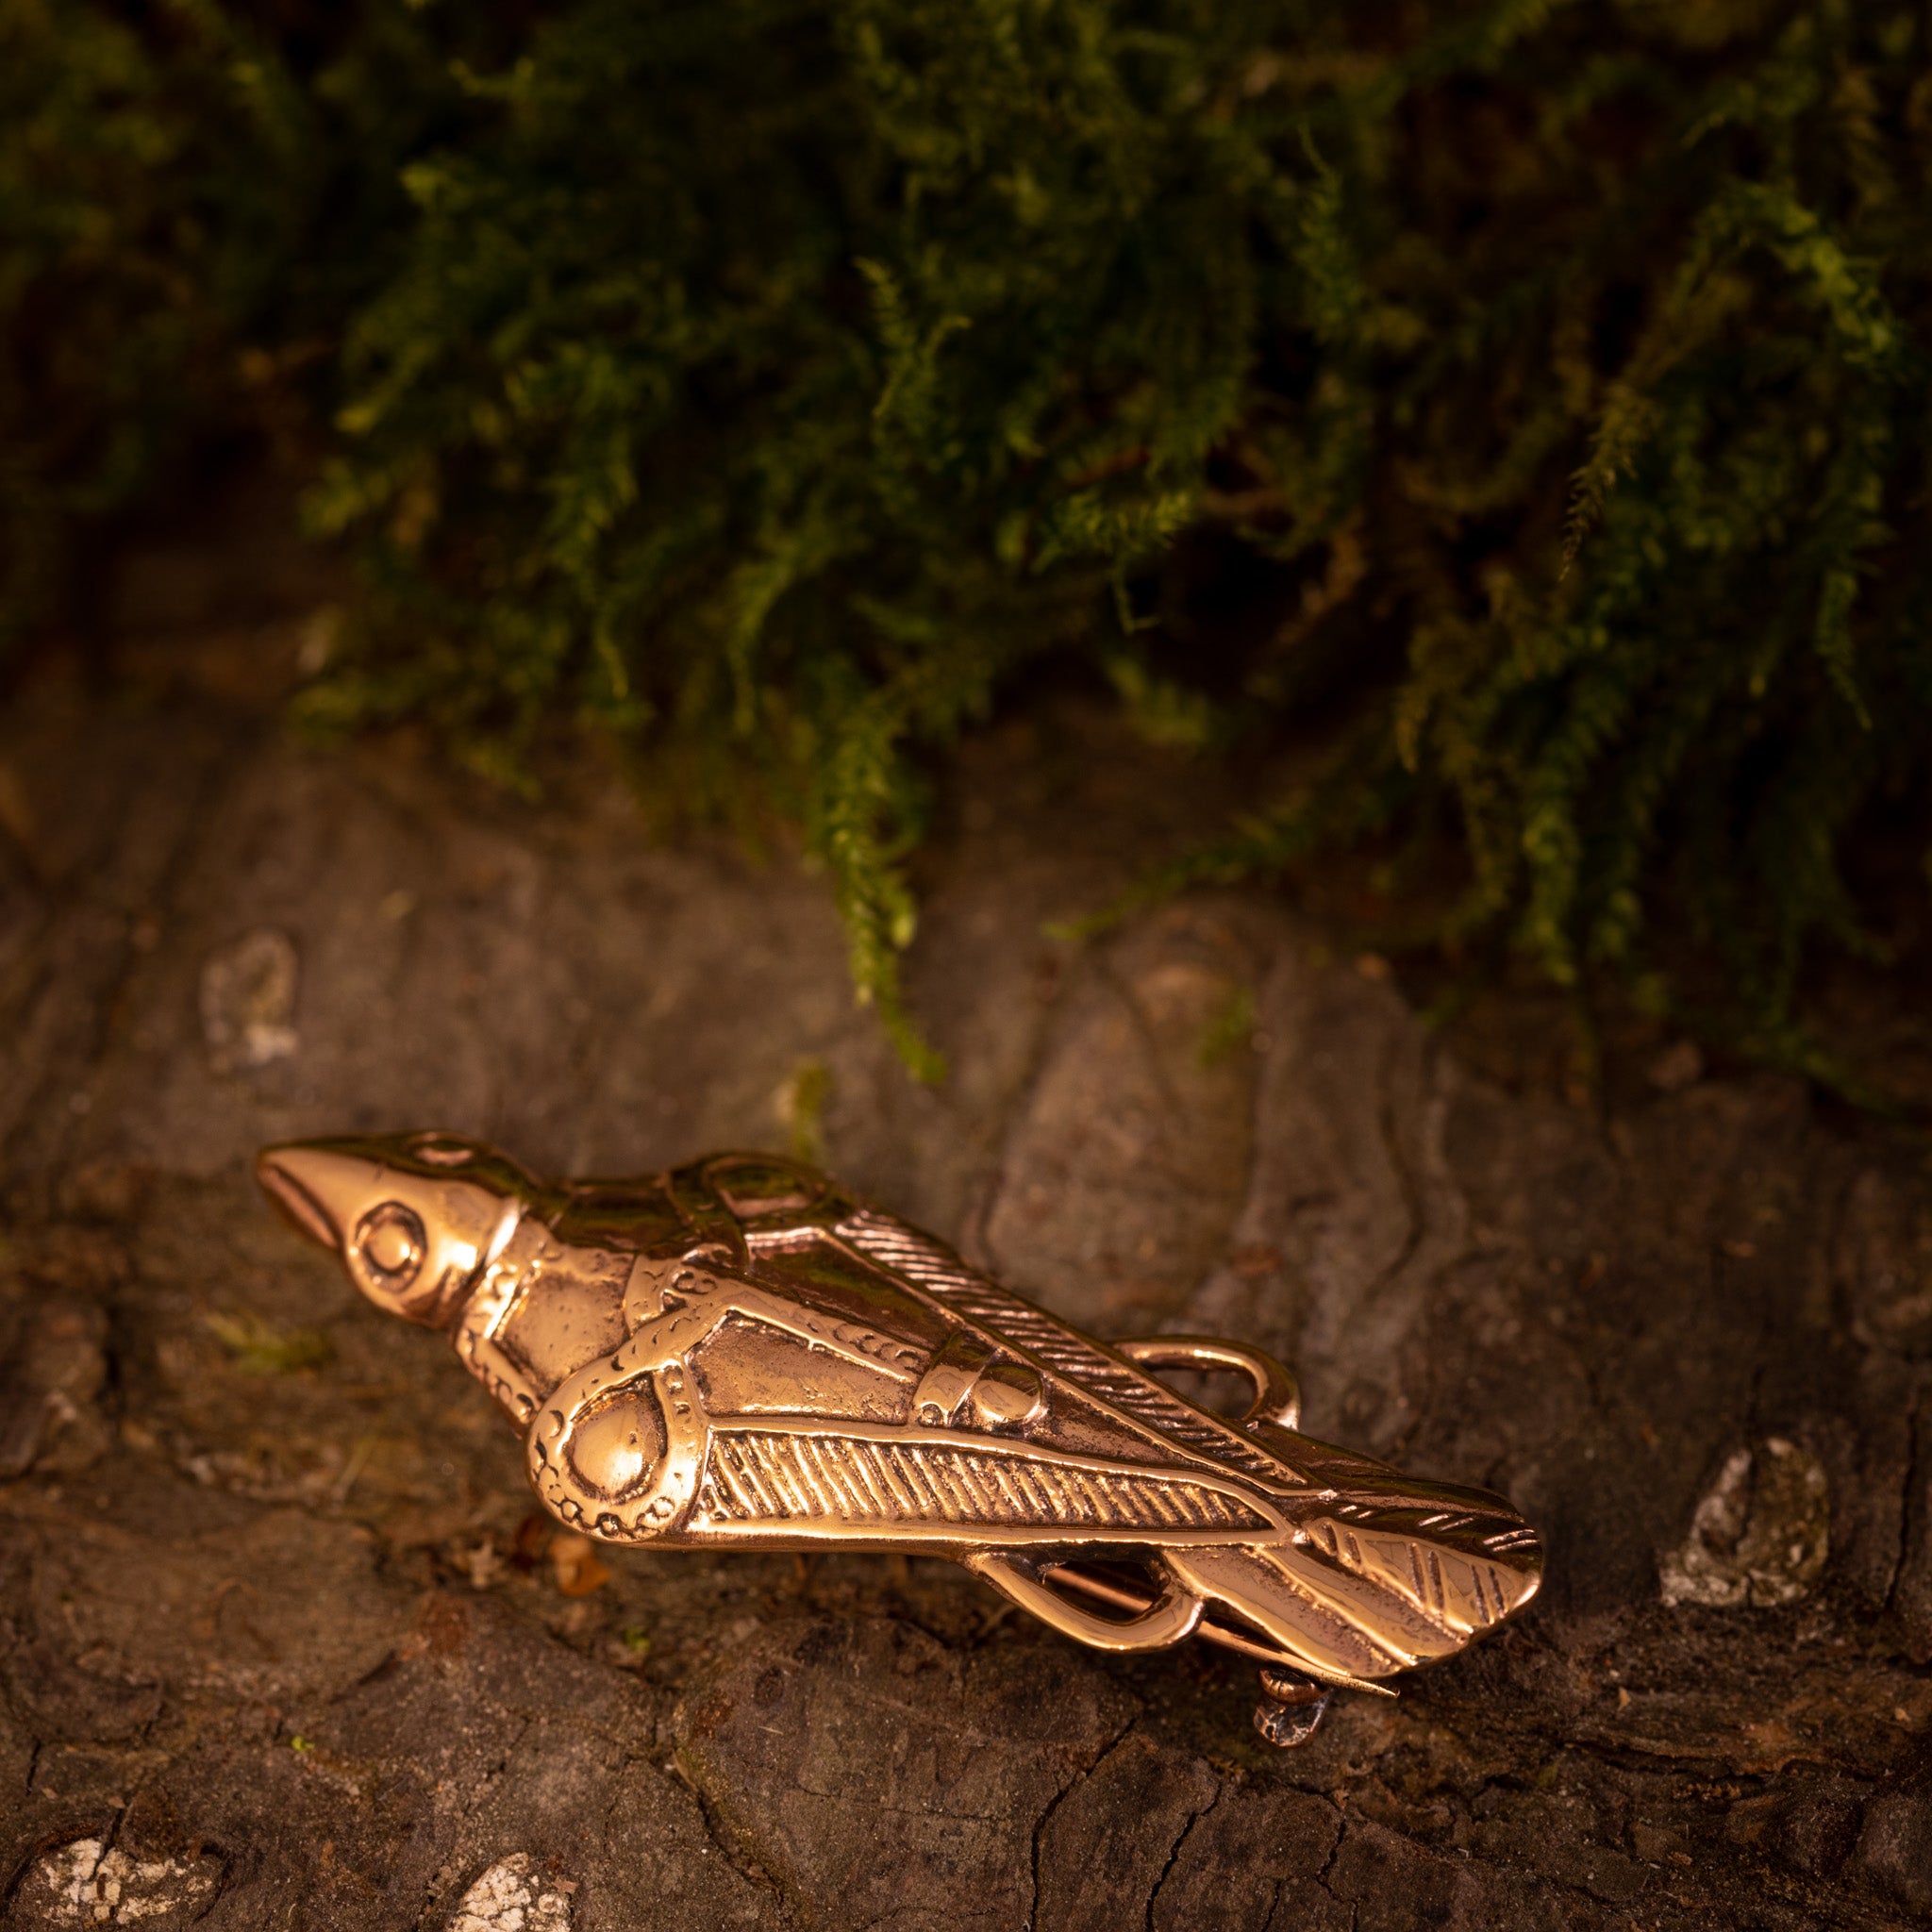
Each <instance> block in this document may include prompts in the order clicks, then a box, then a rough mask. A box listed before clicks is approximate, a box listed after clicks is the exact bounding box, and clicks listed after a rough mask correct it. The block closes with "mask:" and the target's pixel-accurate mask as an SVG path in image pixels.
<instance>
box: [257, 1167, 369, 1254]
mask: <svg viewBox="0 0 1932 1932" xmlns="http://www.w3.org/2000/svg"><path fill="white" fill-rule="evenodd" d="M381 1172H382V1166H381V1163H380V1162H379V1161H375V1160H371V1159H370V1158H369V1157H368V1156H367V1155H364V1154H344V1153H342V1152H341V1151H340V1150H339V1149H337V1148H333V1147H327V1146H320V1145H317V1144H315V1143H313V1142H305V1141H288V1142H286V1143H285V1144H284V1145H282V1146H280V1147H264V1148H263V1149H262V1150H261V1152H260V1154H259V1155H258V1156H257V1157H256V1162H255V1177H256V1179H257V1180H258V1181H259V1182H260V1183H261V1184H262V1186H263V1187H264V1188H266V1189H267V1190H268V1191H269V1194H270V1195H271V1197H272V1198H273V1199H274V1201H275V1206H276V1207H277V1208H280V1209H281V1210H282V1212H283V1213H284V1214H286V1215H287V1216H288V1217H289V1219H290V1220H291V1221H292V1222H293V1223H294V1224H295V1225H296V1226H297V1227H299V1228H300V1229H301V1230H302V1232H303V1233H304V1234H306V1235H308V1236H309V1237H310V1238H311V1239H312V1240H314V1241H320V1242H321V1243H322V1244H323V1246H324V1247H325V1248H333V1249H336V1250H338V1251H340V1250H341V1246H342V1242H343V1241H344V1240H345V1239H346V1238H347V1234H348V1230H349V1229H350V1228H352V1227H354V1226H355V1224H356V1219H357V1216H358V1214H360V1212H361V1211H362V1209H363V1208H366V1207H367V1206H368V1205H369V1196H370V1190H371V1189H372V1188H373V1187H374V1185H375V1181H376V1178H377V1177H378V1175H379V1174H381Z"/></svg>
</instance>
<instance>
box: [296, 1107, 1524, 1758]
mask: <svg viewBox="0 0 1932 1932" xmlns="http://www.w3.org/2000/svg"><path fill="white" fill-rule="evenodd" d="M258 1173H259V1174H260V1177H261V1180H262V1183H263V1185H264V1186H265V1187H266V1188H267V1189H268V1190H269V1191H270V1192H271V1193H272V1194H273V1195H274V1196H275V1199H276V1201H277V1202H278V1203H279V1204H280V1205H281V1206H282V1207H283V1208H284V1209H285V1210H286V1211H287V1212H288V1213H289V1215H290V1216H291V1219H292V1220H293V1221H294V1222H295V1224H296V1225H297V1226H299V1227H300V1228H302V1229H303V1230H304V1231H305V1232H306V1233H308V1234H309V1235H311V1236H312V1237H314V1238H315V1239H316V1240H318V1241H322V1242H324V1243H325V1245H327V1246H328V1247H330V1248H332V1249H334V1250H335V1251H336V1252H337V1253H338V1254H339V1255H340V1256H341V1260H342V1263H343V1265H344V1267H345V1268H346V1269H347V1270H348V1273H349V1275H350V1278H351V1279H352V1280H353V1281H354V1282H355V1283H356V1285H357V1286H358V1288H359V1289H360V1290H361V1291H362V1292H363V1293H364V1294H365V1295H367V1296H368V1297H369V1299H370V1300H372V1301H373V1302H375V1304H376V1305H377V1306H378V1307H384V1308H388V1309H389V1310H390V1311H391V1313H394V1314H398V1315H401V1316H403V1317H404V1318H405V1319H406V1320H408V1321H412V1322H418V1323H421V1324H425V1325H426V1326H430V1327H435V1328H440V1329H441V1330H443V1331H444V1332H445V1333H447V1334H448V1335H449V1336H450V1338H451V1340H452V1341H453V1342H454V1344H455V1346H456V1350H457V1353H458V1356H459V1357H461V1359H462V1361H463V1362H464V1364H465V1365H466V1366H467V1367H468V1369H469V1370H470V1372H471V1374H474V1375H475V1377H476V1378H477V1379H478V1380H479V1381H480V1382H481V1383H482V1384H483V1386H484V1387H485V1388H486V1389H487V1390H488V1391H490V1393H491V1395H492V1396H493V1397H494V1398H495V1399H496V1401H497V1402H498V1403H499V1404H500V1405H501V1406H502V1407H503V1408H504V1410H505V1411H506V1413H507V1414H508V1417H509V1418H510V1420H511V1421H512V1422H513V1423H514V1424H516V1426H517V1427H518V1429H519V1430H520V1431H522V1433H523V1435H524V1440H525V1449H526V1454H527V1457H528V1467H529V1475H530V1482H531V1486H532V1487H533V1488H534V1489H535V1490H536V1491H537V1494H538V1496H539V1497H540V1498H541V1501H542V1503H543V1505H544V1507H546V1508H547V1509H549V1510H550V1511H551V1513H552V1514H553V1515H555V1516H556V1517H558V1520H559V1521H561V1522H563V1523H565V1524H569V1525H570V1526H571V1527H572V1528H574V1529H578V1530H581V1531H583V1532H585V1533H586V1534H588V1535H590V1536H593V1537H598V1538H602V1539H604V1540H606V1541H610V1542H618V1543H634V1544H642V1543H651V1544H656V1545H658V1546H661V1547H666V1548H677V1549H705V1548H710V1549H749V1548H757V1549H768V1550H812V1549H831V1548H839V1549H846V1550H881V1551H895V1550H896V1551H917V1552H923V1553H925V1554H929V1555H933V1556H943V1557H953V1558H955V1559H956V1560H958V1561H959V1562H961V1563H963V1564H965V1565H966V1567H967V1568H968V1569H970V1570H972V1571H973V1572H974V1574H975V1575H977V1576H979V1577H981V1578H982V1579H983V1580H984V1581H985V1582H987V1583H988V1584H990V1585H991V1587H992V1588H993V1589H994V1590H997V1591H1000V1592H1001V1593H1002V1594H1004V1595H1005V1596H1007V1597H1008V1598H1009V1599H1010V1600H1011V1601H1012V1602H1014V1603H1016V1604H1017V1605H1019V1606H1020V1607H1022V1608H1023V1609H1026V1610H1030V1611H1031V1612H1032V1613H1033V1614H1034V1615H1036V1616H1038V1617H1040V1618H1041V1619H1043V1620H1044V1621H1045V1622H1046V1623H1048V1624H1052V1625H1053V1626H1054V1628H1056V1629H1057V1630H1059V1631H1061V1632H1063V1633H1064V1634H1065V1635H1067V1636H1069V1637H1073V1638H1075V1639H1077V1640H1078V1641H1081V1642H1083V1643H1087V1644H1091V1645H1093V1646H1095V1647H1096V1648H1099V1649H1103V1650H1113V1651H1144V1650H1158V1649H1162V1648H1165V1647H1166V1646H1167V1645H1169V1644H1173V1643H1177V1642H1179V1641H1181V1640H1182V1639H1183V1638H1185V1637H1188V1636H1191V1635H1197V1636H1200V1637H1203V1638H1205V1639H1207V1640H1208V1641H1213V1642H1216V1643H1220V1644H1222V1645H1224V1646H1226V1647H1228V1648H1231V1649H1234V1650H1237V1651H1241V1652H1242V1653H1245V1654H1246V1655H1248V1656H1250V1657H1256V1658H1257V1659H1258V1660H1260V1661H1261V1663H1262V1664H1263V1665H1264V1669H1263V1673H1262V1679H1263V1690H1264V1691H1265V1692H1266V1693H1267V1699H1268V1701H1267V1702H1265V1703H1264V1705H1263V1706H1262V1708H1261V1710H1260V1711H1259V1712H1257V1720H1256V1721H1257V1727H1258V1728H1260V1730H1261V1731H1262V1733H1263V1735H1264V1736H1267V1737H1270V1738H1271V1739H1273V1740H1274V1741H1276V1742H1298V1741H1300V1740H1301V1739H1302V1738H1305V1737H1307V1735H1309V1733H1310V1732H1311V1731H1312V1730H1313V1728H1314V1724H1315V1722H1316V1721H1317V1720H1318V1718H1319V1715H1320V1712H1321V1709H1322V1708H1323V1707H1324V1704H1325V1696H1326V1691H1327V1690H1329V1689H1332V1688H1333V1687H1336V1686H1347V1687H1351V1688H1354V1689H1357V1690H1377V1689H1379V1688H1381V1687H1380V1685H1379V1684H1378V1682H1377V1680H1378V1679H1382V1678H1386V1677H1389V1676H1391V1675H1393V1674H1395V1673H1397V1672H1400V1671H1405V1670H1408V1669H1411V1668H1413V1667H1415V1666H1417V1665H1419V1664H1426V1663H1433V1662H1435V1661H1437V1660H1439V1659H1440V1658H1442V1657H1448V1656H1451V1655H1453V1654H1454V1653H1455V1652H1457V1651H1458V1650H1460V1649H1462V1648H1463V1646H1464V1645H1465V1644H1467V1643H1469V1642H1470V1641H1472V1640H1473V1639H1474V1638H1476V1637H1479V1636H1481V1635H1482V1634H1483V1633H1484V1632H1485V1631H1487V1630H1489V1629H1490V1628H1491V1627H1492V1626H1493V1625H1495V1624H1499V1623H1500V1622H1501V1621H1502V1620H1503V1619H1504V1618H1505V1617H1507V1616H1508V1615H1510V1614H1511V1613H1512V1612H1514V1611H1516V1610H1518V1609H1520V1608H1522V1607H1523V1606H1524V1604H1526V1603H1527V1602H1528V1601H1529V1599H1530V1598H1531V1597H1532V1596H1533V1595H1534V1594H1535V1593H1536V1589H1537V1583H1538V1580H1539V1577H1540V1575H1541V1565H1542V1555H1541V1545H1540V1543H1539V1541H1538V1539H1537V1536H1536V1533H1535V1531H1534V1530H1532V1529H1531V1528H1530V1527H1529V1525H1528V1524H1526V1523H1524V1520H1523V1518H1522V1517H1521V1516H1519V1515H1518V1514H1517V1513H1516V1511H1515V1510H1514V1509H1512V1508H1511V1507H1509V1505H1508V1504H1507V1502H1505V1501H1504V1500H1503V1499H1502V1498H1501V1497H1499V1496H1496V1495H1492V1494H1491V1493H1490V1492H1489V1491H1482V1490H1472V1489H1461V1488H1456V1487H1452V1486H1450V1485H1447V1484H1442V1483H1434V1482H1423V1481H1415V1480H1411V1479H1410V1478H1408V1477H1407V1476H1404V1475H1402V1474H1399V1473H1398V1472H1397V1471H1395V1470H1393V1469H1391V1468H1389V1467H1388V1466H1387V1465H1385V1464H1383V1463H1378V1462H1374V1461H1371V1460H1369V1459H1368V1458H1367V1457H1361V1456H1357V1455H1353V1454H1351V1453H1350V1452H1348V1451H1346V1450H1342V1449H1337V1448H1334V1447H1332V1446H1331V1445H1329V1444H1327V1443H1325V1442H1320V1441H1315V1440H1314V1439H1313V1438H1311V1437H1308V1436H1305V1435H1302V1434H1301V1433H1300V1432H1299V1430H1298V1428H1297V1423H1298V1421H1299V1401H1298V1397H1297V1393H1296V1389H1295V1383H1294V1378H1293V1377H1292V1376H1291V1374H1289V1372H1288V1371H1287V1370H1286V1369H1284V1368H1283V1367H1282V1366H1281V1364H1280V1363H1278V1362H1276V1361H1274V1359H1273V1358H1272V1357H1269V1356H1267V1355H1265V1354H1263V1353H1262V1352H1261V1351H1260V1350H1258V1349H1253V1348H1248V1347H1246V1346H1243V1345H1242V1344H1240V1343H1237V1342H1231V1341H1216V1340H1210V1339H1208V1338H1204V1337H1197V1336H1175V1335H1163V1336H1154V1337H1149V1338H1146V1339H1144V1340H1140V1341H1115V1342H1111V1343H1103V1342H1098V1341H1093V1340H1091V1338H1089V1337H1088V1336H1085V1335H1082V1334H1081V1333H1080V1332H1079V1331H1078V1330H1076V1329H1074V1328H1071V1327H1069V1326H1068V1325H1067V1324H1065V1323H1063V1322H1061V1321H1059V1320H1058V1319H1057V1318H1056V1317H1054V1316H1052V1315H1050V1314H1048V1313H1047V1312H1046V1311H1045V1310H1044V1309H1042V1308H1039V1307H1035V1306H1034V1305H1033V1304H1032V1303H1030V1302H1027V1301H1024V1300H1023V1299H1022V1298H1021V1297H1020V1296H1018V1295H1016V1294H1014V1293H1013V1292H1012V1291H1010V1290H1008V1289H1006V1288H1004V1287H1002V1286H1001V1285H1000V1284H999V1283H997V1282H995V1281H993V1280H991V1278H990V1277H989V1276H987V1275H985V1274H979V1273H977V1272H976V1271H975V1270H974V1269H972V1268H970V1267H969V1266H967V1264H966V1263H965V1262H964V1261H962V1260H961V1259H960V1258H959V1257H958V1255H956V1254H954V1253H953V1251H952V1250H951V1249H950V1248H948V1247H946V1246H945V1245H944V1244H943V1243H942V1242H941V1241H938V1240H936V1239H935V1238H934V1237H933V1236H931V1235H928V1234H924V1233H922V1232H921V1231H920V1230H919V1229H917V1228H914V1227H911V1226H909V1225H908V1224H906V1223H905V1222H902V1221H899V1220H896V1219H894V1218H893V1217H892V1216H891V1215H890V1214H886V1213H883V1212H881V1211H880V1210H878V1209H876V1208H871V1207H869V1206H867V1205H865V1204H864V1203H862V1202H860V1201H858V1200H857V1199H855V1198H854V1197H852V1196H851V1195H849V1194H847V1193H846V1192H845V1191H843V1190H841V1188H840V1187H839V1186H838V1184H837V1183H836V1182H834V1181H832V1180H830V1179H828V1178H827V1177H826V1176H825V1175H824V1174H818V1173H816V1172H814V1171H813V1170H811V1169H809V1168H807V1167H803V1166H800V1165H799V1164H797V1163H795V1162H791V1161H785V1160H779V1159H776V1158H773V1157H770V1156H767V1155H753V1154H724V1155H718V1156H714V1157H713V1158H709V1159H708V1160H702V1161H697V1162H694V1163H692V1164H691V1166H689V1167H682V1168H678V1169H675V1171H673V1172H672V1173H670V1174H660V1175H658V1176H655V1177H650V1178H644V1179H625V1180H611V1181H597V1180H591V1181H579V1182H571V1183H551V1182H544V1181H540V1180H538V1179H536V1178H535V1177H533V1176H531V1175H529V1174H525V1172H524V1171H523V1170H522V1169H521V1168H519V1167H518V1166H516V1164H515V1163H514V1162H512V1161H510V1160H508V1158H505V1157H504V1156H503V1155H501V1154H498V1153H496V1152H495V1151H494V1150H492V1149H491V1148H488V1147H485V1146H482V1145H480V1144H478V1143H476V1142H475V1141H466V1140H463V1139H461V1138H459V1137H458V1136H456V1135H451V1134H442V1133H419V1134H401V1135H394V1136H389V1137H381V1138H368V1139H342V1140H327V1141H298V1142H292V1143H290V1144H288V1145H284V1146H279V1147H271V1148H269V1149H267V1150H266V1151H265V1152H264V1153H263V1154H262V1155H261V1157H260V1160H259V1163H258ZM1157 1369H1221V1370H1231V1371H1233V1372H1235V1373H1237V1374H1241V1375H1244V1376H1246V1377H1247V1379H1248V1380H1249V1382H1250V1383H1251V1384H1252V1386H1253V1390H1254V1398H1253V1402H1252V1404H1251V1406H1250V1407H1249V1408H1248V1410H1247V1412H1246V1414H1245V1415H1243V1416H1242V1417H1241V1420H1240V1421H1239V1422H1231V1421H1228V1420H1226V1419H1224V1418H1223V1417H1221V1416H1218V1415H1215V1414H1213V1413H1212V1412H1210V1411H1209V1410H1208V1409H1206V1408H1204V1407H1199V1406H1197V1405H1195V1404H1194V1403H1191V1402H1190V1401H1188V1400H1186V1399H1185V1398H1184V1397H1182V1396H1181V1395H1180V1394H1178V1393H1176V1392H1175V1391H1174V1390H1173V1389H1171V1388H1170V1387H1168V1385H1167V1384H1165V1383H1164V1382H1161V1381H1160V1380H1158V1378H1157V1377H1156V1375H1155V1374H1153V1373H1151V1372H1152V1371H1154V1370H1157Z"/></svg>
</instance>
